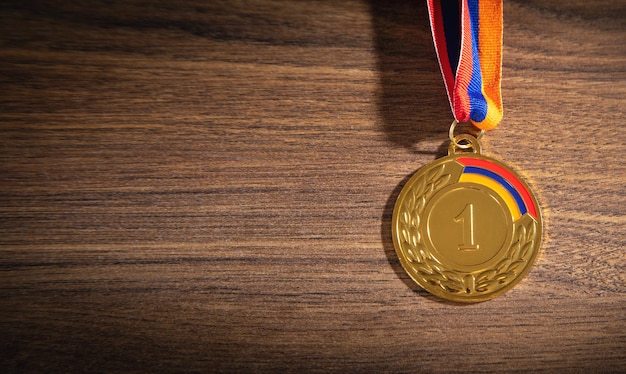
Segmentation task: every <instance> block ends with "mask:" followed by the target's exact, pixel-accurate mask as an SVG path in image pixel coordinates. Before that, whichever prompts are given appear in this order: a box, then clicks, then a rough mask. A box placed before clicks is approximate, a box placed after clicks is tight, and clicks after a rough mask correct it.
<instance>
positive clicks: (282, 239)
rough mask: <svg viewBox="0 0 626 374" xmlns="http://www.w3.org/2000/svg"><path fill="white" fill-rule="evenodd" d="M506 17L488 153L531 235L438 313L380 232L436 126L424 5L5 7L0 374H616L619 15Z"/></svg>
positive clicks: (621, 300)
mask: <svg viewBox="0 0 626 374" xmlns="http://www.w3.org/2000/svg"><path fill="white" fill-rule="evenodd" d="M504 18H505V34H504V42H505V46H504V70H503V74H504V79H503V95H504V103H505V104H504V105H505V120H504V122H503V123H502V125H501V126H500V127H499V128H498V129H497V130H494V131H492V132H490V133H489V134H488V136H487V137H486V140H485V141H484V143H483V148H484V149H485V153H486V154H488V155H491V156H493V157H497V158H500V159H502V160H503V161H505V162H507V163H508V164H510V165H512V166H514V167H517V168H518V169H520V170H522V171H523V173H524V175H525V176H526V177H527V179H528V180H529V182H530V183H531V184H532V187H533V188H534V189H535V190H536V191H537V192H538V194H539V197H540V200H541V203H542V204H543V206H544V215H545V218H546V224H545V231H546V233H547V236H546V238H545V240H544V243H543V247H542V251H541V254H540V258H539V260H538V262H537V263H536V265H535V267H534V268H533V270H532V271H531V272H530V274H529V275H528V277H527V278H525V279H524V280H523V281H522V282H521V283H520V284H519V285H517V286H516V287H515V288H514V289H513V290H512V291H510V292H508V293H507V294H505V295H503V296H501V297H499V298H497V299H494V300H492V301H488V302H485V303H480V304H477V305H469V306H459V305H456V304H449V303H444V302H440V301H438V300H437V299H434V298H432V297H430V296H429V295H428V294H427V293H425V292H424V291H422V290H421V289H419V288H418V287H417V286H415V285H413V284H412V283H411V281H410V279H409V278H408V276H407V275H406V274H405V273H404V272H403V271H402V269H401V267H400V265H399V263H398V260H397V258H396V257H395V254H394V250H393V245H392V243H391V234H390V221H391V211H392V207H393V202H394V199H395V197H396V196H397V194H398V192H399V189H400V188H401V187H402V185H403V183H404V182H405V181H406V178H407V176H408V175H410V174H411V173H412V172H413V171H415V170H416V169H417V168H419V167H420V166H422V165H424V164H426V163H428V162H429V161H431V160H433V159H435V158H436V157H437V156H438V155H441V153H442V151H443V150H445V147H446V145H445V139H446V136H447V135H446V132H447V126H448V124H449V123H450V121H451V114H450V111H449V108H448V104H447V101H446V100H447V99H446V95H445V91H444V88H443V84H442V81H441V78H440V75H439V69H438V66H437V62H436V58H435V54H434V50H433V46H432V41H431V39H430V32H429V27H428V19H427V13H426V9H425V4H424V3H422V2H403V1H370V2H368V1H356V0H353V1H341V2H339V1H298V2H294V1H286V0H273V1H270V0H250V1H245V2H239V1H175V2H173V1H165V0H162V1H139V0H132V1H131V0H129V1H124V2H121V1H120V2H117V1H78V2H54V1H43V0H42V1H8V2H7V1H5V2H3V4H2V5H0V43H1V46H0V125H1V126H0V297H1V302H0V334H1V336H2V339H0V365H1V366H2V368H3V372H180V371H185V372H205V371H225V372H251V371H260V372H268V371H288V372H299V371H305V372H364V371H374V372H380V371H385V372H454V371H471V372H477V371H484V372H501V371H509V372H513V371H520V372H528V371H533V372H535V371H545V372H562V371H567V372H623V371H625V370H626V354H625V353H624V352H626V293H625V290H624V289H625V283H626V276H625V275H624V271H625V268H626V259H625V256H624V248H625V246H626V230H625V224H626V218H625V211H624V203H625V202H626V199H625V191H624V184H625V182H626V167H625V166H624V163H623V161H622V156H621V155H622V152H623V149H624V147H625V146H626V141H625V139H626V130H624V125H623V123H622V122H623V117H624V110H623V107H624V98H625V97H626V84H625V82H626V44H624V40H626V3H624V2H623V1H596V2H587V1H580V0H579V1H569V2H561V1H554V0H552V1H506V2H505V14H504Z"/></svg>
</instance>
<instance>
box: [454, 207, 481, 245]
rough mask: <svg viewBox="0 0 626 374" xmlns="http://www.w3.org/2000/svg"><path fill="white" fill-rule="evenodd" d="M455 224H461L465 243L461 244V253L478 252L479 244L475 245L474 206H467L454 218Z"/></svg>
mask: <svg viewBox="0 0 626 374" xmlns="http://www.w3.org/2000/svg"><path fill="white" fill-rule="evenodd" d="M454 222H455V223H460V224H461V230H462V237H463V242H462V243H461V244H459V247H458V248H459V251H477V250H478V244H476V243H474V204H467V205H465V207H464V208H463V210H462V211H461V213H459V215H457V216H456V217H454Z"/></svg>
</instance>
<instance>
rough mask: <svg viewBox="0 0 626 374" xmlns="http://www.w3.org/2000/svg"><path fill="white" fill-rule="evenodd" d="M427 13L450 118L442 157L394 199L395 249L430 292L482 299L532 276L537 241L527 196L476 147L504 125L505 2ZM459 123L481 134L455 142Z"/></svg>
mask: <svg viewBox="0 0 626 374" xmlns="http://www.w3.org/2000/svg"><path fill="white" fill-rule="evenodd" d="M428 7H429V14H430V22H431V29H432V32H433V40H434V42H435V47H436V50H437V56H438V59H439V64H440V67H441V71H442V75H443V77H444V82H445V84H446V89H447V92H448V98H449V99H450V106H451V108H452V112H453V114H454V116H455V118H456V119H455V120H454V121H453V122H452V125H451V126H450V131H449V135H450V136H449V137H450V145H449V147H448V155H447V156H445V157H442V158H440V159H438V160H435V161H434V162H432V163H430V164H428V165H426V166H424V167H423V168H421V169H420V170H419V171H418V172H416V173H415V174H414V175H413V176H412V177H411V178H410V179H409V180H408V182H407V183H406V185H405V186H404V187H403V188H402V190H401V192H400V194H399V195H398V199H397V201H396V203H395V207H394V211H393V217H392V236H393V243H394V247H395V249H396V253H397V254H398V257H399V259H400V263H401V264H402V266H403V268H404V269H405V271H406V272H407V273H408V274H409V276H410V277H411V278H412V279H413V280H414V281H415V282H417V283H418V284H419V285H420V286H421V287H422V288H424V289H425V290H426V291H428V292H430V293H431V294H433V295H436V296H439V297H442V298H444V299H448V300H453V301H459V302H477V301H484V300H488V299H491V298H493V297H496V296H498V295H500V294H502V293H504V292H506V291H507V290H509V289H511V288H512V287H513V286H514V285H515V284H516V283H517V282H519V281H520V280H521V279H522V278H523V277H524V276H525V275H526V274H527V273H528V272H529V271H530V268H531V267H532V265H533V263H534V261H535V258H536V257H537V254H538V252H539V246H540V244H541V234H542V220H541V213H540V210H539V205H538V204H537V200H536V198H535V196H534V195H533V193H532V191H531V189H530V188H529V187H528V185H527V184H526V183H525V182H524V181H523V180H522V178H521V177H520V176H519V175H518V174H517V173H516V172H515V171H513V170H511V169H510V168H509V167H508V166H506V165H505V164H503V163H501V162H499V161H497V160H494V159H492V158H490V157H487V156H484V155H483V154H482V153H481V147H480V143H479V139H480V137H481V136H482V135H483V134H484V132H485V130H489V129H492V128H494V127H495V126H497V125H498V123H499V122H500V120H501V118H502V100H501V96H500V76H501V73H500V71H501V49H502V3H501V1H490V0H481V1H480V2H479V1H477V0H462V1H440V0H429V1H428ZM456 47H458V53H457V52H453V51H456V49H454V48H456ZM453 67H454V69H453ZM457 121H459V122H467V121H470V122H471V123H472V124H473V125H474V126H476V127H477V128H479V129H480V133H479V135H478V136H477V137H475V136H473V135H470V134H461V135H455V134H454V132H455V127H456V126H457V124H458V122H457Z"/></svg>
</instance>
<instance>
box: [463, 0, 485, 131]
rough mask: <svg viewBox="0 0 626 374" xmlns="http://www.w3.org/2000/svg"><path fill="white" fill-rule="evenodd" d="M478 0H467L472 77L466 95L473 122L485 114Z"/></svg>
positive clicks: (481, 118) (482, 118) (479, 120)
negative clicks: (479, 53) (479, 52)
mask: <svg viewBox="0 0 626 374" xmlns="http://www.w3.org/2000/svg"><path fill="white" fill-rule="evenodd" d="M478 1H479V0H468V1H467V9H468V11H469V16H470V27H471V30H472V78H471V79H470V82H469V85H468V88H467V95H468V97H469V100H470V119H471V120H472V121H475V122H482V121H483V120H484V119H485V117H486V116H487V109H488V105H487V100H485V96H484V95H483V83H482V82H483V80H482V74H481V73H480V60H479V56H478V43H479V40H478V28H479V17H478Z"/></svg>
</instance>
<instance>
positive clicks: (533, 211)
mask: <svg viewBox="0 0 626 374" xmlns="http://www.w3.org/2000/svg"><path fill="white" fill-rule="evenodd" d="M457 161H458V162H459V163H461V164H462V165H463V166H464V168H463V173H462V174H461V177H460V178H459V182H469V183H476V184H480V185H483V186H486V187H489V188H491V189H492V190H493V191H494V192H496V193H497V194H498V195H499V196H500V197H502V199H503V200H504V202H505V203H506V204H507V206H508V207H509V210H510V211H511V215H512V217H513V220H514V221H517V220H518V219H519V218H520V217H521V216H523V215H524V214H526V213H528V214H529V215H530V216H531V217H533V218H534V219H537V210H538V209H537V207H536V206H535V204H534V202H533V200H532V197H531V193H530V192H529V191H528V189H527V188H526V187H525V186H524V184H523V183H522V182H521V181H520V180H519V179H518V178H517V177H516V176H515V175H513V174H512V173H511V172H510V171H508V170H506V169H505V168H503V167H501V166H500V165H498V164H495V163H493V162H490V161H487V160H485V159H480V158H473V157H460V158H458V159H457Z"/></svg>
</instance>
